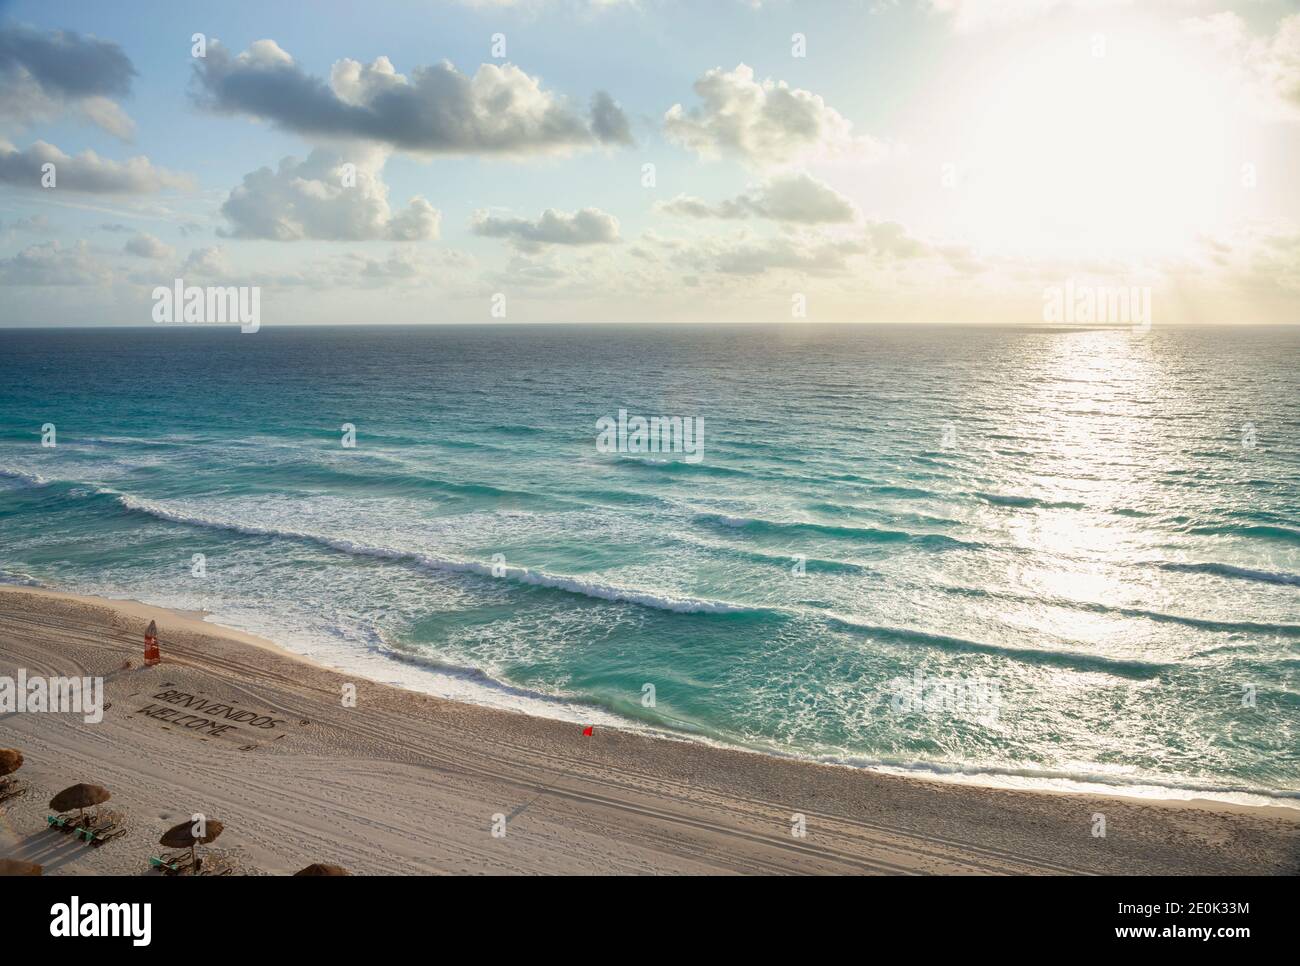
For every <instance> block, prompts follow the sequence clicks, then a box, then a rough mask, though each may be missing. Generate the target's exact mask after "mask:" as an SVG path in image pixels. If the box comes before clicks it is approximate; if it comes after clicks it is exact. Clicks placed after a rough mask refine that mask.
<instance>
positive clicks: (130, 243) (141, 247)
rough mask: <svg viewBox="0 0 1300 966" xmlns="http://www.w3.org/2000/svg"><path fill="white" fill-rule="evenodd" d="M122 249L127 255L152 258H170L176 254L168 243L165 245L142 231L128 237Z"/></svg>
mask: <svg viewBox="0 0 1300 966" xmlns="http://www.w3.org/2000/svg"><path fill="white" fill-rule="evenodd" d="M122 251H124V252H126V253H127V254H128V255H136V256H138V257H140V258H152V259H164V258H171V257H172V256H174V255H175V254H176V250H175V249H174V248H172V247H171V246H170V245H166V244H164V243H163V242H161V241H159V240H158V239H157V238H155V237H154V236H153V235H148V234H145V233H144V232H140V233H139V234H136V235H133V236H131V237H130V238H128V239H127V241H126V244H125V245H123V246H122Z"/></svg>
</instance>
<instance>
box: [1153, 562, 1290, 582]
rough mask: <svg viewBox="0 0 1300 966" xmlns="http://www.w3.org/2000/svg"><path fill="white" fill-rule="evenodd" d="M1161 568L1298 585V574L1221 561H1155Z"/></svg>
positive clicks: (1179, 571)
mask: <svg viewBox="0 0 1300 966" xmlns="http://www.w3.org/2000/svg"><path fill="white" fill-rule="evenodd" d="M1155 566H1157V567H1159V568H1160V569H1161V570H1169V571H1174V572H1178V573H1191V574H1212V575H1214V576H1216V577H1233V578H1237V579H1240V580H1254V581H1258V582H1259V583H1264V584H1290V585H1292V586H1296V587H1300V574H1287V573H1277V572H1275V571H1269V570H1252V569H1251V568H1249V567H1235V566H1233V565H1232V564H1221V563H1157V564H1156V565H1155Z"/></svg>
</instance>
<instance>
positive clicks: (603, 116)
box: [591, 91, 635, 144]
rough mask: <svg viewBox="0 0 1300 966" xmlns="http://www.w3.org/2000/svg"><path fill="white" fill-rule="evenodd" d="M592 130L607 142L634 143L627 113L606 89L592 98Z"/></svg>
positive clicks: (598, 137)
mask: <svg viewBox="0 0 1300 966" xmlns="http://www.w3.org/2000/svg"><path fill="white" fill-rule="evenodd" d="M591 130H592V133H593V134H595V135H596V138H597V139H598V140H600V141H602V142H604V143H605V144H634V143H635V141H633V139H632V128H631V126H630V125H629V124H628V120H627V115H626V114H624V113H623V109H622V108H620V107H619V106H618V104H616V103H615V102H614V98H612V97H610V96H609V95H608V94H606V93H605V92H604V91H597V92H596V94H595V96H594V97H592V99H591Z"/></svg>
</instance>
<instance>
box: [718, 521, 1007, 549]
mask: <svg viewBox="0 0 1300 966" xmlns="http://www.w3.org/2000/svg"><path fill="white" fill-rule="evenodd" d="M695 520H696V522H698V523H702V524H704V525H706V526H712V527H721V528H725V529H728V530H746V531H749V532H751V533H760V534H766V535H773V536H798V535H813V536H819V537H831V538H839V539H847V540H858V541H862V542H865V543H911V544H918V545H921V546H930V547H940V548H953V549H964V550H975V549H980V548H983V547H984V546H985V545H984V544H982V543H974V542H971V541H967V540H959V539H958V538H956V537H949V536H947V535H945V534H942V533H911V532H909V531H907V530H882V529H880V528H878V527H850V526H843V525H840V524H830V523H809V522H782V521H778V520H763V519H759V518H756V517H743V516H730V515H728V514H725V513H700V514H697V515H696V517H695Z"/></svg>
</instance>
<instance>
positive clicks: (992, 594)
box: [940, 587, 1300, 636]
mask: <svg viewBox="0 0 1300 966" xmlns="http://www.w3.org/2000/svg"><path fill="white" fill-rule="evenodd" d="M940 589H941V590H943V591H944V592H945V593H949V594H957V595H960V596H963V597H973V598H977V599H985V598H990V599H995V600H1011V601H1015V602H1017V603H1020V604H1032V605H1036V606H1046V607H1060V608H1063V609H1065V610H1079V611H1086V612H1088V613H1092V614H1118V615H1120V616H1122V617H1139V618H1143V619H1145V620H1150V621H1156V622H1158V623H1163V624H1181V625H1183V626H1185V627H1196V628H1199V629H1200V630H1206V631H1222V632H1225V633H1242V634H1285V635H1288V636H1300V625H1298V624H1262V623H1259V622H1257V621H1223V620H1215V619H1214V618H1209V617H1189V616H1187V615H1185V614H1171V613H1169V612H1167V611H1159V610H1147V609H1146V608H1143V607H1127V606H1124V605H1121V604H1103V603H1100V602H1098V601H1091V600H1072V599H1070V598H1068V597H1053V596H1029V595H1028V594H1016V593H1011V592H1008V591H1002V590H984V589H983V588H980V587H941V588H940Z"/></svg>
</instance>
